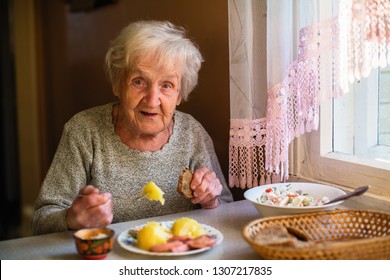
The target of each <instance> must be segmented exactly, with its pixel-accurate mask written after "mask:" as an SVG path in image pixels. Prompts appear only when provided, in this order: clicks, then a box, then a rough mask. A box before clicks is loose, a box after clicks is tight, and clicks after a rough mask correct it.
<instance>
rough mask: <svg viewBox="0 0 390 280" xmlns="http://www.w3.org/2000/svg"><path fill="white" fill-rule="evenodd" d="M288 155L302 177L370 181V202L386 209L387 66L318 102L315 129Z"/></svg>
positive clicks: (345, 183) (389, 172)
mask: <svg viewBox="0 0 390 280" xmlns="http://www.w3.org/2000/svg"><path fill="white" fill-rule="evenodd" d="M332 2H333V5H330V3H332ZM332 2H330V1H329V2H328V1H325V3H326V4H325V3H324V2H323V4H324V5H325V6H324V7H323V8H322V9H321V18H323V19H326V18H327V17H329V14H333V15H335V14H337V11H336V10H337V3H338V2H337V1H332ZM332 9H333V10H334V11H333V12H329V11H330V10H332ZM322 14H323V15H322ZM290 159H291V160H290V163H291V164H290V170H289V172H290V174H296V175H297V176H298V177H300V178H301V179H304V180H308V181H318V182H324V183H329V184H332V185H339V186H342V187H345V188H346V189H353V188H356V187H359V186H362V185H368V184H369V185H371V189H370V191H369V192H368V193H367V194H366V196H370V199H372V201H375V202H372V201H371V205H375V204H376V203H378V202H377V199H378V198H379V199H380V201H381V202H380V204H378V207H379V208H381V210H383V209H389V210H390V208H389V205H390V67H387V68H384V69H380V70H378V71H372V72H371V75H370V76H369V77H367V78H363V79H361V80H360V81H357V82H355V84H354V85H353V86H352V87H351V92H350V93H348V94H346V95H345V96H343V97H339V98H337V99H334V100H329V101H326V102H323V103H321V107H320V125H319V129H318V130H317V131H313V132H311V133H306V134H304V135H302V136H301V137H299V138H297V139H296V140H295V141H294V142H293V143H292V144H291V149H290Z"/></svg>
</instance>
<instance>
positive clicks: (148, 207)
mask: <svg viewBox="0 0 390 280" xmlns="http://www.w3.org/2000/svg"><path fill="white" fill-rule="evenodd" d="M112 106H113V104H106V105H103V106H99V107H95V108H92V109H88V110H85V111H83V112H80V113H78V114H76V115H75V116H74V117H73V118H72V119H71V120H70V121H69V122H68V123H66V125H65V127H64V131H63V134H62V137H61V141H60V143H59V146H58V149H57V152H56V154H55V156H54V159H53V162H52V164H51V166H50V169H49V171H48V173H47V175H46V178H45V180H44V182H43V184H42V188H41V191H40V194H39V197H38V199H37V201H36V204H35V211H34V215H33V219H32V229H33V233H34V234H43V233H49V232H58V231H65V230H68V228H67V224H66V221H65V211H66V209H68V208H69V207H70V206H71V204H72V202H73V200H74V199H75V197H76V196H77V194H78V192H79V190H80V189H81V188H83V187H84V186H85V185H88V184H90V185H93V186H94V187H97V188H99V190H100V192H110V193H111V194H112V196H113V198H112V201H113V213H114V219H113V223H117V222H123V221H128V220H136V219H142V218H148V217H153V216H160V215H166V214H170V213H177V212H183V211H187V210H192V209H195V208H197V207H199V206H197V205H193V204H192V203H191V202H190V201H189V200H186V199H184V198H183V197H182V196H180V195H179V194H178V193H177V191H176V186H177V180H178V176H179V174H180V172H181V171H182V170H183V169H184V167H189V168H190V169H191V170H192V171H193V170H195V169H197V168H199V167H201V166H206V167H207V168H209V169H212V170H214V171H215V172H216V174H217V176H218V178H219V180H220V181H221V184H222V185H223V187H224V189H223V192H222V195H221V201H222V202H230V201H232V195H231V193H230V190H229V189H228V187H227V184H226V181H225V179H224V176H223V174H222V171H221V168H220V165H219V162H218V159H217V156H216V154H215V151H214V148H213V143H212V140H211V138H210V137H209V135H208V134H207V132H206V131H205V129H204V128H203V127H202V126H201V124H200V123H199V122H197V121H196V120H195V119H194V118H193V117H192V116H190V115H188V114H185V113H182V112H179V111H176V113H175V116H174V119H175V124H174V129H173V133H172V135H171V137H170V139H169V142H168V143H167V144H165V145H164V147H163V148H162V149H161V150H159V151H155V152H141V151H137V150H132V149H130V148H129V147H127V146H126V145H125V144H123V143H122V142H121V141H120V138H119V137H118V136H117V135H116V134H115V132H114V126H113V124H112V115H111V112H112ZM149 181H153V182H155V183H156V184H157V185H158V186H159V187H160V188H161V189H162V190H163V191H164V192H165V194H164V198H165V204H164V205H163V206H162V205H161V204H160V203H159V202H156V201H149V200H147V199H138V200H137V199H136V198H137V197H139V196H140V194H141V190H142V187H143V186H144V185H145V184H146V183H148V182H149Z"/></svg>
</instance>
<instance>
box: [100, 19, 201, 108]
mask: <svg viewBox="0 0 390 280" xmlns="http://www.w3.org/2000/svg"><path fill="white" fill-rule="evenodd" d="M150 54H157V57H158V61H157V62H156V63H167V62H173V61H178V62H179V63H181V65H182V68H181V69H182V73H181V74H182V78H181V81H180V95H181V97H182V100H184V101H186V100H187V99H188V95H189V94H190V92H191V91H192V90H193V89H194V88H195V86H196V85H197V83H198V72H199V70H200V67H201V64H202V62H203V58H202V55H201V53H200V52H199V49H198V47H197V46H196V45H195V44H194V43H193V42H192V41H191V40H190V39H188V38H187V37H186V32H185V30H184V29H183V28H182V27H178V26H175V25H174V24H172V23H170V22H167V21H138V22H134V23H130V24H129V25H127V26H126V27H125V28H123V29H122V30H121V32H120V33H119V35H118V36H117V37H116V38H115V39H114V40H113V41H112V42H111V46H110V48H109V49H108V51H107V54H106V58H105V65H104V66H105V71H106V74H107V77H108V80H109V81H110V83H111V85H112V87H113V89H114V91H115V90H119V88H120V85H121V83H122V82H123V81H124V80H126V79H127V75H128V73H129V71H130V70H131V69H132V68H133V67H135V66H136V65H137V63H138V62H139V61H140V60H141V59H142V58H145V57H146V56H147V55H150Z"/></svg>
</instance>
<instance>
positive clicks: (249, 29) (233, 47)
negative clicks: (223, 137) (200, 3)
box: [229, 0, 271, 188]
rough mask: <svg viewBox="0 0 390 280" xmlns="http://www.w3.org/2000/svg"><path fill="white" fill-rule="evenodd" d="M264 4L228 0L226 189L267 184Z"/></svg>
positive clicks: (262, 1) (268, 178) (260, 1)
mask: <svg viewBox="0 0 390 280" xmlns="http://www.w3.org/2000/svg"><path fill="white" fill-rule="evenodd" d="M265 38H266V0H229V50H230V112H231V121H230V144H229V152H230V157H229V161H230V163H229V164H230V167H229V185H230V187H233V186H235V187H241V188H246V187H252V186H256V185H259V184H264V183H265V182H271V174H270V173H269V172H267V171H266V170H265V166H264V162H265V151H264V147H265V125H266V112H267V74H266V71H267V68H266V40H265Z"/></svg>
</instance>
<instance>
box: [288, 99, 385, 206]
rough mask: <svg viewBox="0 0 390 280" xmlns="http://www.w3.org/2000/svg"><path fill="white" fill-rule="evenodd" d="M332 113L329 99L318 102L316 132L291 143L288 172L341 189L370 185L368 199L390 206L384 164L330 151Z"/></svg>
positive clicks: (331, 148)
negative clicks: (378, 200)
mask: <svg viewBox="0 0 390 280" xmlns="http://www.w3.org/2000/svg"><path fill="white" fill-rule="evenodd" d="M349 94H353V93H349ZM332 111H333V106H332V100H328V101H326V102H324V103H322V104H321V107H320V125H319V129H318V130H316V131H313V132H310V133H306V134H304V135H302V136H301V137H299V138H297V139H295V141H294V142H293V143H292V152H291V153H290V156H292V158H293V160H292V163H293V164H292V165H291V169H290V173H291V174H294V175H296V176H298V177H300V178H304V179H307V180H310V181H317V182H324V183H329V184H333V185H338V186H343V187H345V188H346V189H347V190H350V189H355V188H357V187H360V186H363V185H370V186H371V188H370V191H369V193H368V195H369V196H371V197H373V198H376V199H380V200H385V201H386V203H390V166H389V164H388V163H383V162H380V161H375V160H370V159H361V158H358V157H356V156H351V155H346V154H341V153H334V152H333V147H332V135H333V132H332V119H333V114H332Z"/></svg>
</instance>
